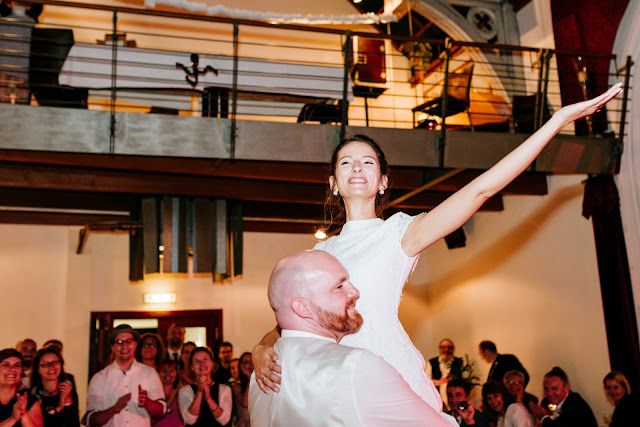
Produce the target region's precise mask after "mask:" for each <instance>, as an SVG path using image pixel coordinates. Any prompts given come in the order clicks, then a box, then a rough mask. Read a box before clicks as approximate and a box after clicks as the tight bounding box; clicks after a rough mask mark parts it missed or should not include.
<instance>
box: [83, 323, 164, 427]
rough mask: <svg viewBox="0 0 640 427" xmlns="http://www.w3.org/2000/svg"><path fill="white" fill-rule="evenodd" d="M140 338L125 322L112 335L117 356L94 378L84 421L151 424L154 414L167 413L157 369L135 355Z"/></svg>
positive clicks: (134, 425)
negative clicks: (141, 361)
mask: <svg viewBox="0 0 640 427" xmlns="http://www.w3.org/2000/svg"><path fill="white" fill-rule="evenodd" d="M138 341H140V334H139V333H138V331H136V330H135V329H133V328H132V327H131V326H129V325H126V324H123V325H119V326H117V327H116V328H114V330H113V332H111V334H110V335H109V338H108V342H109V345H110V346H111V352H112V353H113V355H114V360H113V363H112V364H110V365H109V366H107V367H106V368H104V369H103V370H101V371H99V372H98V373H96V374H95V375H94V376H93V378H91V382H90V383H89V389H88V390H87V412H86V413H85V415H84V417H83V418H82V422H83V424H85V425H87V426H114V427H115V426H124V425H126V426H128V427H138V426H140V427H142V426H144V427H148V426H150V425H151V417H161V416H163V415H164V413H165V409H166V404H165V400H164V391H163V389H162V383H161V382H160V377H159V376H158V373H157V372H156V371H155V370H154V369H153V368H151V367H149V366H146V365H144V364H142V363H140V362H138V361H136V360H135V358H134V354H135V351H136V347H137V345H138Z"/></svg>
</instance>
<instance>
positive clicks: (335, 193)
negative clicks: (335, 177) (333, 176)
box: [333, 188, 338, 196]
mask: <svg viewBox="0 0 640 427" xmlns="http://www.w3.org/2000/svg"><path fill="white" fill-rule="evenodd" d="M333 195H334V196H337V195H338V189H337V188H336V189H335V190H333Z"/></svg>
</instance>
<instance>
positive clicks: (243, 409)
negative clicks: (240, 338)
mask: <svg viewBox="0 0 640 427" xmlns="http://www.w3.org/2000/svg"><path fill="white" fill-rule="evenodd" d="M238 360H239V363H238V366H239V367H240V372H239V381H237V382H236V383H235V384H233V386H232V389H233V400H234V402H235V404H236V412H237V414H238V420H237V422H236V426H237V427H250V426H251V422H250V421H249V382H250V380H251V374H252V373H253V362H252V361H251V353H249V352H245V353H242V356H240V359H238Z"/></svg>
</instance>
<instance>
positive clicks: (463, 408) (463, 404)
mask: <svg viewBox="0 0 640 427" xmlns="http://www.w3.org/2000/svg"><path fill="white" fill-rule="evenodd" d="M468 408H469V403H468V402H467V401H466V400H463V401H462V402H458V410H459V411H466V410H467V409H468Z"/></svg>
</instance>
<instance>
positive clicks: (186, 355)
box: [178, 341, 198, 388]
mask: <svg viewBox="0 0 640 427" xmlns="http://www.w3.org/2000/svg"><path fill="white" fill-rule="evenodd" d="M197 347H198V346H197V345H196V343H194V342H193V341H188V342H186V343H184V344H183V345H182V349H181V355H180V358H181V359H180V365H181V366H182V368H181V369H178V388H180V387H182V386H185V385H188V384H191V383H193V382H195V378H194V377H193V372H191V362H190V360H191V352H192V351H193V350H194V349H195V348H197Z"/></svg>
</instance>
